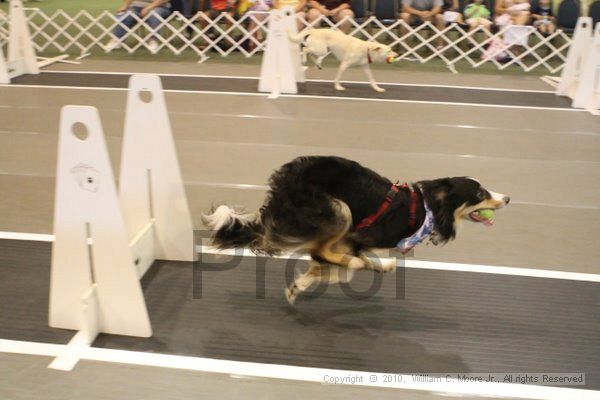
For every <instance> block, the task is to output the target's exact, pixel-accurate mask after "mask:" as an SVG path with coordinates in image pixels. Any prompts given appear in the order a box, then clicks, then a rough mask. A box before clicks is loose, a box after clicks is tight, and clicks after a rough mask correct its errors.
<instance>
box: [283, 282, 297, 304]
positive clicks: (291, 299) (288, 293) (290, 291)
mask: <svg viewBox="0 0 600 400" xmlns="http://www.w3.org/2000/svg"><path fill="white" fill-rule="evenodd" d="M294 289H295V285H292V286H290V287H289V288H285V298H286V299H287V301H288V303H289V304H290V306H293V305H294V303H295V302H296V297H298V294H297V293H294V292H295V290H294Z"/></svg>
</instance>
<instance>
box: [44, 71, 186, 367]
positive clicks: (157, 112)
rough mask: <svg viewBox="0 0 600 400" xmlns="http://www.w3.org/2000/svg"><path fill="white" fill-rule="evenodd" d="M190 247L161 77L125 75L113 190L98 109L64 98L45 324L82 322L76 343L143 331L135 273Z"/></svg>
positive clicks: (144, 314)
mask: <svg viewBox="0 0 600 400" xmlns="http://www.w3.org/2000/svg"><path fill="white" fill-rule="evenodd" d="M159 153H160V154H159ZM195 257H196V252H195V249H194V237H193V227H192V222H191V218H190V212H189V207H188V203H187V198H186V196H185V190H184V187H183V180H182V178H181V172H180V170H179V165H178V162H177V155H176V152H175V146H174V142H173V138H172V134H171V128H170V124H169V119H168V114H167V110H166V106H165V101H164V97H163V94H162V87H161V83H160V78H159V77H157V76H153V75H134V76H132V77H131V79H130V84H129V94H128V100H127V109H126V116H125V132H124V138H123V148H122V154H121V172H120V193H119V196H117V191H116V187H115V184H114V178H113V173H112V168H111V165H110V161H109V157H108V153H107V151H106V145H105V140H104V133H103V131H102V127H101V124H100V119H99V115H98V111H97V110H96V109H95V108H93V107H86V106H65V107H64V108H63V110H62V112H61V120H60V134H59V149H58V166H57V173H56V200H55V213H54V243H53V248H52V270H51V282H50V307H49V309H50V312H49V324H50V326H52V327H55V328H64V329H73V330H78V331H80V332H81V333H80V334H79V335H78V336H76V337H78V339H77V341H78V344H83V345H89V344H91V343H92V342H93V340H94V339H95V337H96V336H97V334H98V333H100V332H105V333H111V334H119V335H131V336H141V337H148V336H151V335H152V328H151V325H150V319H149V318H148V311H147V309H146V304H145V301H144V297H143V293H142V290H141V286H140V283H139V279H140V278H141V277H142V276H143V275H144V273H145V272H146V271H147V269H148V268H149V267H150V265H151V264H152V263H153V262H154V260H155V259H157V258H161V259H171V260H182V261H193V260H194V259H195ZM82 336H83V337H82ZM61 367H62V368H63V369H70V368H72V365H68V366H67V367H66V368H65V367H64V366H61ZM69 367H70V368H69Z"/></svg>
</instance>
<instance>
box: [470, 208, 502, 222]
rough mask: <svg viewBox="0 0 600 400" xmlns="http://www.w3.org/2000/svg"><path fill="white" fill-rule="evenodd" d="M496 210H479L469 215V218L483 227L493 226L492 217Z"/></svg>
mask: <svg viewBox="0 0 600 400" xmlns="http://www.w3.org/2000/svg"><path fill="white" fill-rule="evenodd" d="M495 212H496V210H494V209H493V208H481V209H479V210H475V211H472V212H471V213H469V218H471V221H474V222H481V223H482V224H484V225H485V226H492V225H494V215H495Z"/></svg>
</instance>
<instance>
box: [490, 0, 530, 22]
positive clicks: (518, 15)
mask: <svg viewBox="0 0 600 400" xmlns="http://www.w3.org/2000/svg"><path fill="white" fill-rule="evenodd" d="M530 8H531V4H529V0H497V2H496V8H495V10H494V11H495V14H496V19H495V21H494V22H496V25H498V26H499V27H501V28H502V27H505V26H508V25H527V24H528V23H529V19H530V16H531V13H530V12H529V9H530Z"/></svg>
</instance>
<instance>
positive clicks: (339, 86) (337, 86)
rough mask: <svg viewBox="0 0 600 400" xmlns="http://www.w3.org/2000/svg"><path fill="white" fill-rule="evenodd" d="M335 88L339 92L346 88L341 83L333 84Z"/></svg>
mask: <svg viewBox="0 0 600 400" xmlns="http://www.w3.org/2000/svg"><path fill="white" fill-rule="evenodd" d="M335 90H339V91H340V92H343V91H344V90H346V88H345V87H343V86H342V85H335Z"/></svg>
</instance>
